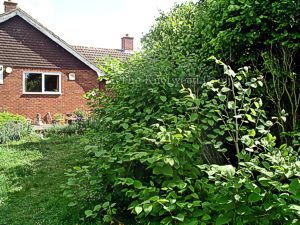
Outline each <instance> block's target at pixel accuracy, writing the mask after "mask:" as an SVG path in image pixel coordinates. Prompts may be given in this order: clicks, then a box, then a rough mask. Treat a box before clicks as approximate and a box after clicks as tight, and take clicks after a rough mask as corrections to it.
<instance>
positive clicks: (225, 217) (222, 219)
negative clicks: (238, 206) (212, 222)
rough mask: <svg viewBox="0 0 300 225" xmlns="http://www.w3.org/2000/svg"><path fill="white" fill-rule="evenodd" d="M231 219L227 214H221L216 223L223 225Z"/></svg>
mask: <svg viewBox="0 0 300 225" xmlns="http://www.w3.org/2000/svg"><path fill="white" fill-rule="evenodd" d="M230 221H231V217H230V216H229V215H227V214H225V215H222V214H221V215H219V217H218V218H217V220H216V225H223V224H227V223H229V222H230Z"/></svg>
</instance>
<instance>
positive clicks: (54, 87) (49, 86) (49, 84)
mask: <svg viewBox="0 0 300 225" xmlns="http://www.w3.org/2000/svg"><path fill="white" fill-rule="evenodd" d="M45 91H46V92H59V76H58V75H47V74H46V75H45Z"/></svg>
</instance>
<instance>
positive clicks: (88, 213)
mask: <svg viewBox="0 0 300 225" xmlns="http://www.w3.org/2000/svg"><path fill="white" fill-rule="evenodd" d="M84 214H85V215H86V217H91V216H92V215H93V214H94V213H93V211H92V210H85V212H84Z"/></svg>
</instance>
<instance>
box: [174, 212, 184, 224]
mask: <svg viewBox="0 0 300 225" xmlns="http://www.w3.org/2000/svg"><path fill="white" fill-rule="evenodd" d="M173 219H175V220H179V221H181V222H183V221H184V215H183V214H178V215H177V216H173Z"/></svg>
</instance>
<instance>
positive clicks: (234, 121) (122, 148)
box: [64, 0, 300, 225]
mask: <svg viewBox="0 0 300 225" xmlns="http://www.w3.org/2000/svg"><path fill="white" fill-rule="evenodd" d="M298 9H299V2H298V1H286V0H274V1H247V0H233V1H228V0H220V1H210V0H204V1H199V2H197V3H186V4H183V5H176V6H175V7H174V8H173V9H172V11H171V12H170V13H162V14H161V16H160V17H159V18H158V19H157V21H156V24H155V25H154V26H153V27H152V29H151V30H150V32H149V33H148V34H147V35H146V36H145V37H144V40H143V51H142V52H141V53H139V54H136V55H135V56H134V57H132V58H131V59H130V60H129V61H128V62H126V63H124V64H121V63H119V62H117V61H115V60H110V61H107V62H106V63H107V64H106V65H104V66H102V67H101V69H102V70H103V71H104V72H105V73H106V74H107V75H108V78H106V79H108V82H107V86H106V92H105V93H99V92H97V91H93V92H90V93H88V94H87V97H88V98H89V99H90V106H91V107H92V108H93V112H94V115H93V117H94V118H95V119H96V122H95V123H93V127H92V128H90V129H87V131H86V133H85V139H86V142H87V146H86V151H87V153H88V154H89V156H90V159H89V161H90V162H89V164H87V165H85V166H78V167H75V168H73V169H70V170H69V171H68V172H67V176H68V177H69V180H68V183H67V184H66V185H65V187H64V188H65V195H66V196H68V197H70V200H71V201H70V204H69V206H70V207H77V208H78V210H79V211H80V212H82V215H83V216H82V220H83V221H87V220H91V221H97V222H98V223H100V224H102V223H104V224H110V223H111V224H112V223H115V224H190V225H193V224H195V225H196V224H297V223H299V217H300V215H299V207H300V206H299V191H298V189H299V157H298V155H297V153H296V151H295V150H296V148H295V149H293V148H292V147H290V146H288V144H287V143H286V142H285V140H284V139H282V140H281V139H279V138H280V136H279V134H280V132H282V131H286V132H290V131H291V127H292V128H293V129H294V128H295V126H296V125H297V124H298V120H299V118H298V115H299V104H298V96H299V88H297V79H298V77H297V74H298V73H299V63H298V59H299V57H297V56H299V54H300V52H299V37H300V36H299V29H298V27H299V18H300V17H299V12H300V11H299V10H298ZM270 29H272V31H270ZM281 49H285V50H287V51H286V52H293V54H292V55H289V56H287V58H289V57H292V59H291V60H287V61H286V59H287V58H286V57H282V54H285V53H280V50H281ZM269 53H271V54H272V55H271V56H270V57H267V56H269ZM211 55H215V56H217V58H220V59H222V61H224V62H225V63H226V64H224V63H222V62H221V61H217V65H214V64H212V63H210V62H209V60H208V58H209V57H210V56H211ZM277 60H279V61H278V62H279V63H277ZM286 63H287V64H288V67H286V66H287V65H286ZM228 64H230V65H231V67H229V66H227V65H228ZM220 65H221V66H220ZM244 65H251V66H252V67H253V68H254V70H253V71H255V72H250V73H249V71H248V69H249V68H248V67H245V68H242V69H240V70H239V72H235V70H236V69H237V68H239V67H242V66H244ZM222 67H223V68H222ZM231 68H233V69H231ZM222 69H224V71H225V73H222V72H220V71H221V70H222ZM278 75H280V77H279V76H278ZM273 80H274V81H275V82H274V81H273ZM207 81H208V82H207ZM283 81H288V82H287V83H286V85H281V83H282V82H283ZM263 84H264V85H265V86H263ZM274 84H275V85H274ZM182 85H183V86H184V87H185V88H182ZM180 88H181V91H179V90H180ZM282 88H284V89H287V90H283V91H282ZM279 89H280V91H281V92H280V93H284V94H283V96H278V95H277V93H279V92H278V91H279ZM268 90H272V91H271V92H268ZM276 92H277V93H276ZM290 93H292V95H291V96H292V97H291V96H288V95H289V94H290ZM294 97H296V98H294ZM278 99H280V101H281V103H279V104H278V102H277V103H276V104H274V103H270V102H272V101H277V100H278ZM287 99H289V101H286V100H287ZM282 102H284V104H282ZM263 103H265V105H264V104H263ZM274 108H275V109H276V111H275V112H276V113H274V112H273V111H274V110H273V109H274ZM279 109H280V110H279ZM283 109H285V110H286V111H283ZM287 115H292V116H287ZM273 116H274V118H272V117H273ZM268 118H272V120H271V119H268ZM285 121H286V124H284V123H283V122H285ZM274 124H276V125H279V126H281V127H284V129H282V130H281V129H278V127H276V126H274ZM274 130H275V132H274ZM274 134H275V135H274ZM281 144H282V145H281ZM294 147H296V144H294ZM83 212H84V213H83Z"/></svg>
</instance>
